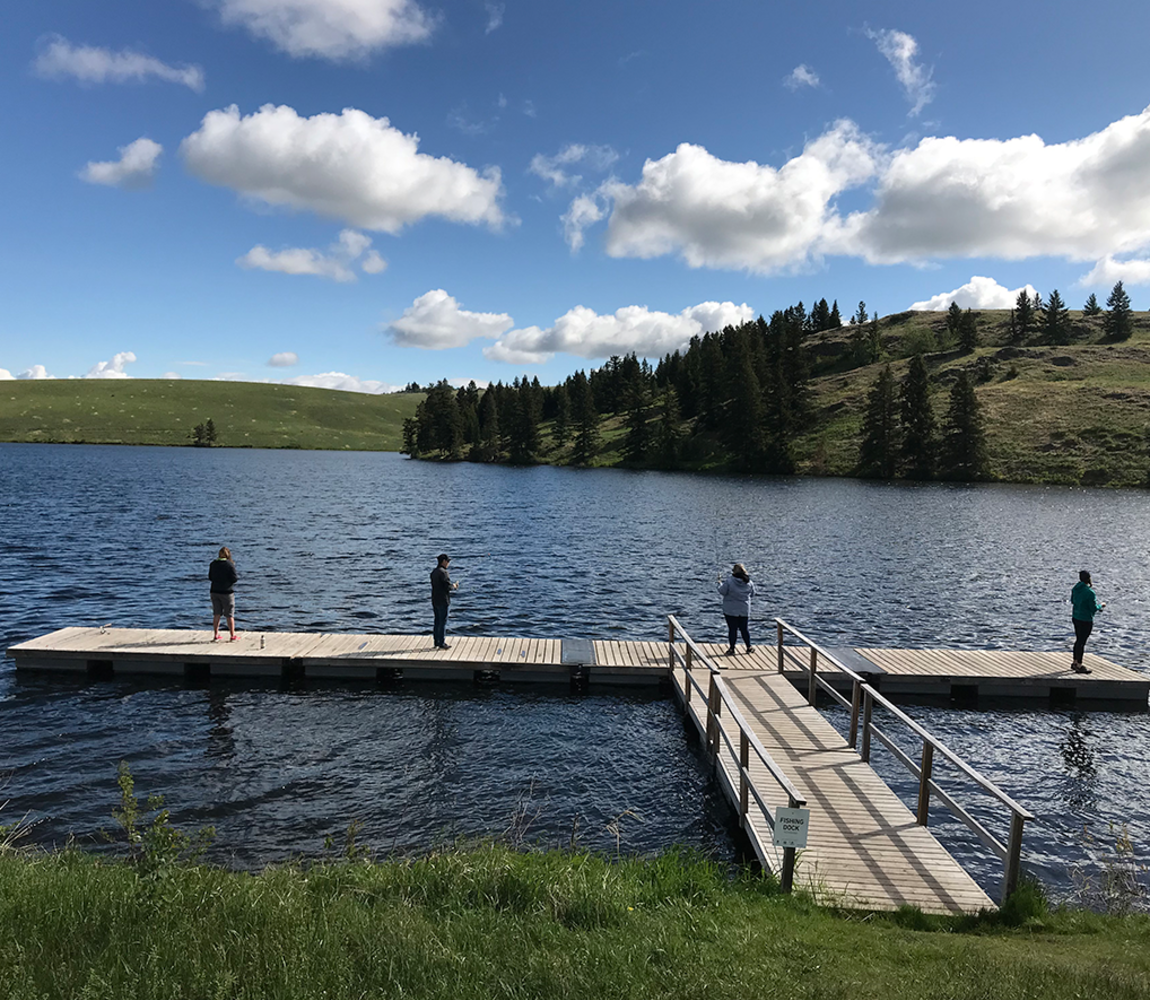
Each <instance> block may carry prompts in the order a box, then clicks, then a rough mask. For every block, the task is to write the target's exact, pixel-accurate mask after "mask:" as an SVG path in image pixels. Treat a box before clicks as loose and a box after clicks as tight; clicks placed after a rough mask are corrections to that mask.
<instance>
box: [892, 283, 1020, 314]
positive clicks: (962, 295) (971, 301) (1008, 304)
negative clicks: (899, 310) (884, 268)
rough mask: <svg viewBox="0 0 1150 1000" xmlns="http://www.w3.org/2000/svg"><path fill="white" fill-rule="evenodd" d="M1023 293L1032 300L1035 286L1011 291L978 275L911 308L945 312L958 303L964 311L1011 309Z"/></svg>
mask: <svg viewBox="0 0 1150 1000" xmlns="http://www.w3.org/2000/svg"><path fill="white" fill-rule="evenodd" d="M1021 291H1025V292H1026V294H1027V295H1028V296H1029V297H1030V298H1034V296H1035V294H1036V290H1035V288H1034V286H1033V285H1023V286H1022V287H1021V288H1015V289H1013V290H1011V289H1009V288H1005V287H1003V286H1002V285H1000V284H999V283H998V282H997V281H995V280H994V279H993V278H983V277H981V276H979V275H977V274H976V275H974V276H973V277H972V278H971V279H970V281H968V282H967V283H966V284H965V285H959V287H958V288H956V289H954V290H953V291H950V292H939V293H938V294H937V295H932V296H931V297H930V298H929V299H924V300H923V301H922V302H915V303H914V304H913V305H911V306H909V308H910V309H913V310H921V311H924V312H945V311H946V310H947V309H949V308H950V304H951V303H952V302H957V303H958V305H959V307H960V308H962V309H1011V308H1013V306H1014V303H1015V302H1017V301H1018V293H1019V292H1021Z"/></svg>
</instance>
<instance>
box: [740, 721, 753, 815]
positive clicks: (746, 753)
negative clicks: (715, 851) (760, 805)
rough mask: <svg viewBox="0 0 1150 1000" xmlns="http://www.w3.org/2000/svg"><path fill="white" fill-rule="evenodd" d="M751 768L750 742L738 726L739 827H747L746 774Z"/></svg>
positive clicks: (743, 730)
mask: <svg viewBox="0 0 1150 1000" xmlns="http://www.w3.org/2000/svg"><path fill="white" fill-rule="evenodd" d="M750 767H751V741H750V740H749V739H747V731H746V730H745V729H744V728H743V727H742V726H739V826H742V827H745V826H746V825H747V785H748V777H747V772H748V771H749V770H750Z"/></svg>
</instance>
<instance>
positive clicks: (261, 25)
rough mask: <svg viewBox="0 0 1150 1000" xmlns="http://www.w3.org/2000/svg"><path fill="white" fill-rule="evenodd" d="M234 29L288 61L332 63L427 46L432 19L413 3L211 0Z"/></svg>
mask: <svg viewBox="0 0 1150 1000" xmlns="http://www.w3.org/2000/svg"><path fill="white" fill-rule="evenodd" d="M209 2H210V3H212V4H213V6H215V7H216V8H217V9H218V10H219V12H220V15H221V17H222V19H223V21H224V23H225V24H238V25H242V26H243V27H245V28H247V29H248V31H250V32H251V33H252V34H253V35H255V36H256V37H257V38H264V39H267V40H268V41H270V42H271V43H272V44H273V45H274V46H275V47H276V48H278V49H280V50H281V51H283V52H286V53H288V54H289V55H292V56H315V57H318V58H322V59H330V60H332V61H341V60H350V59H364V58H366V57H367V56H369V55H370V54H371V53H373V52H376V51H379V50H381V49H386V48H394V47H396V46H399V45H411V44H413V43H416V42H422V41H425V40H426V39H427V38H429V37H430V35H431V33H432V31H433V30H434V29H435V25H436V19H435V18H434V17H433V16H432V15H430V14H428V13H427V12H426V11H425V10H424V9H423V8H422V7H420V6H419V5H418V4H416V3H414V2H413V0H209Z"/></svg>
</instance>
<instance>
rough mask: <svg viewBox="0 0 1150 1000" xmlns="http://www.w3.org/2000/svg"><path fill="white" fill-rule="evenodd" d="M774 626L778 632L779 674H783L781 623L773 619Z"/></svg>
mask: <svg viewBox="0 0 1150 1000" xmlns="http://www.w3.org/2000/svg"><path fill="white" fill-rule="evenodd" d="M775 625H776V627H777V628H778V630H779V673H780V674H781V673H782V672H783V623H782V622H781V621H779V620H778V619H775Z"/></svg>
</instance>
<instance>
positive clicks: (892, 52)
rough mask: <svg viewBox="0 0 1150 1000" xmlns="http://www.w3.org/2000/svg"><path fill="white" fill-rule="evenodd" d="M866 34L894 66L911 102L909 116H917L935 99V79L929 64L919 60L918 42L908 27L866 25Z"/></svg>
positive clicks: (896, 74)
mask: <svg viewBox="0 0 1150 1000" xmlns="http://www.w3.org/2000/svg"><path fill="white" fill-rule="evenodd" d="M866 34H867V38H869V39H870V40H871V41H873V42H874V43H875V45H876V46H878V50H879V52H881V53H882V54H883V56H884V57H885V58H886V61H887V62H889V63H890V64H891V66H892V67H893V68H894V73H895V76H896V77H898V82H899V83H900V84H901V85H902V89H903V92H904V93H905V94H906V99H907V100H908V101H909V102H910V105H911V108H910V112H909V114H910V117H912V118H913V117H915V116H916V115H917V114H918V113H919V112H920V111H922V109H923V108H925V107H926V106H927V105H928V104H929V103H930V102H931V101H932V100H934V81H933V80H931V72H932V71H931V70H930V68H928V67H926V66H923V65H922V63H919V62H916V61H915V57H916V56H917V55H918V42H916V41H915V40H914V38H913V37H912V36H911V35H908V34H907V33H906V32H905V31H890V30H885V29H884V30H882V31H872V30H871V29H870V28H868V29H867V32H866Z"/></svg>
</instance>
